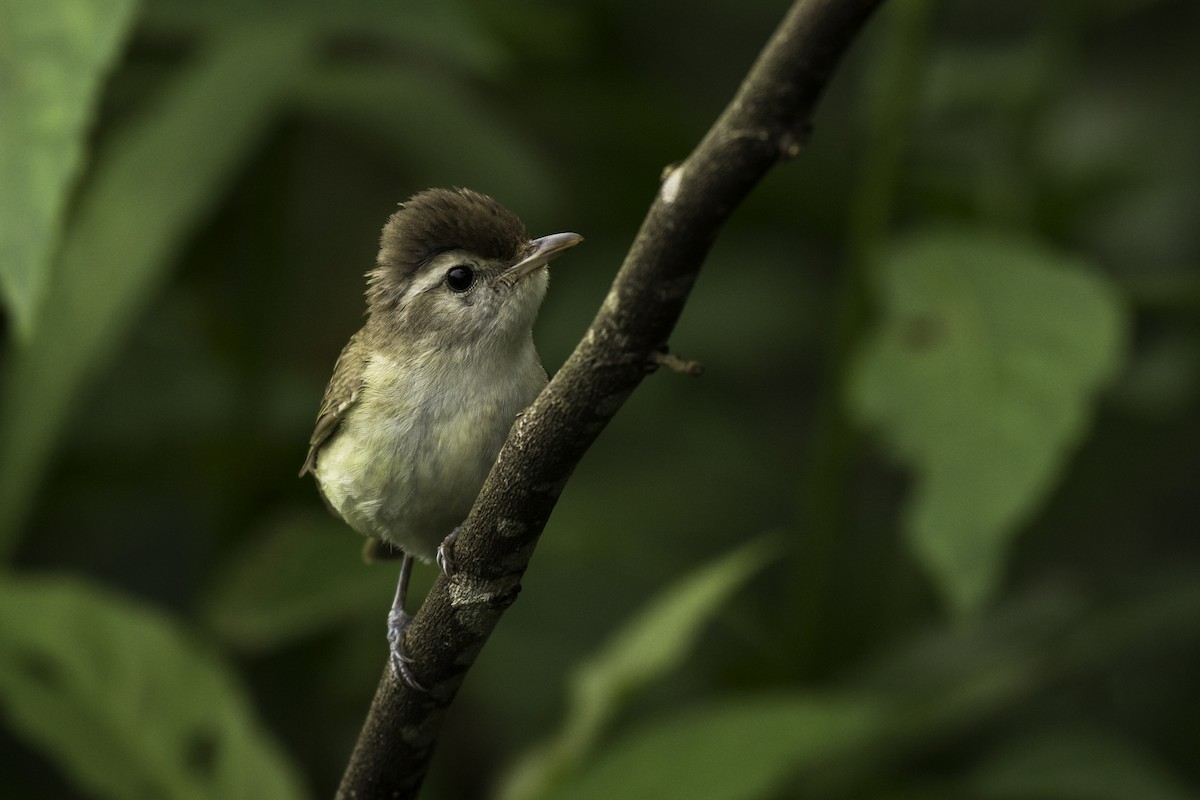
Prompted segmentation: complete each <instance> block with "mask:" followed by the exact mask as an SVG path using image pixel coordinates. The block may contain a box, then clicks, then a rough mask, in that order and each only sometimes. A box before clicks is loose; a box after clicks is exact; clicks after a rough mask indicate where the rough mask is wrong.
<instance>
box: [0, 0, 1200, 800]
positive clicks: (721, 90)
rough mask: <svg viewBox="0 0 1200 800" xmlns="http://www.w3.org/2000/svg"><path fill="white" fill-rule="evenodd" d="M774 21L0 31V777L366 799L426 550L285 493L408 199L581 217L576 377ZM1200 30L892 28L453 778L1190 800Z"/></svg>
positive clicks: (751, 214)
mask: <svg viewBox="0 0 1200 800" xmlns="http://www.w3.org/2000/svg"><path fill="white" fill-rule="evenodd" d="M784 8H785V6H784V5H783V4H780V3H777V2H769V3H768V2H756V3H731V2H718V3H709V4H704V5H703V6H702V7H700V6H696V5H695V4H680V3H661V4H653V5H650V6H647V5H645V4H636V5H635V4H632V3H620V2H609V3H591V4H575V5H573V6H570V7H565V6H554V7H552V6H549V5H542V4H536V3H531V2H528V0H506V2H502V3H483V2H479V1H478V0H460V2H452V3H444V2H432V0H430V1H429V2H419V3H405V4H394V3H389V2H384V1H383V0H357V2H352V3H339V4H328V3H318V2H316V0H302V1H300V2H287V3H283V2H278V1H277V0H276V1H274V2H262V3H255V4H243V3H234V2H231V0H220V1H219V2H206V3H191V2H185V0H144V2H143V3H142V4H140V5H136V6H135V5H133V4H125V3H119V2H115V0H107V1H106V0H72V1H71V2H67V0H56V1H55V2H46V3H35V2H32V0H4V1H3V2H0V44H2V45H3V47H2V48H0V50H2V54H0V105H2V108H0V286H2V288H3V301H4V312H3V313H4V315H5V316H4V319H5V323H6V326H5V341H4V350H3V355H2V356H0V358H2V359H3V361H2V363H0V369H2V373H0V374H2V377H0V380H2V383H0V474H2V476H3V480H2V481H0V554H2V555H3V557H4V559H5V568H4V571H3V572H2V573H0V719H3V725H2V726H0V773H2V774H3V775H4V776H5V780H4V785H3V787H0V796H4V797H8V796H12V797H21V798H33V799H34V800H36V799H37V798H50V797H53V798H70V797H111V798H126V797H135V796H136V797H146V796H155V797H222V798H227V797H240V796H247V797H250V796H253V797H281V798H282V797H287V798H291V797H301V796H313V797H325V796H330V795H331V794H332V792H333V788H334V787H335V786H336V783H337V780H338V778H339V777H340V772H341V768H342V767H343V766H344V761H345V759H346V757H347V755H348V753H349V751H350V747H351V744H352V742H353V739H354V737H355V735H356V733H357V730H358V725H359V724H360V723H361V720H362V716H363V714H364V712H365V709H366V707H367V705H368V703H369V700H370V697H371V694H372V692H373V690H374V686H375V682H376V680H377V678H378V675H379V670H380V669H381V668H382V667H383V664H384V647H385V643H384V637H383V635H382V634H383V627H384V616H385V608H386V606H387V603H388V601H389V599H390V594H391V591H392V586H393V580H394V575H393V574H392V570H391V569H389V568H387V567H380V566H375V567H366V566H363V565H361V564H360V563H359V556H358V553H359V546H360V542H359V541H358V539H357V538H356V537H355V536H354V535H352V534H350V533H349V532H348V530H347V529H346V527H345V526H344V525H342V524H341V523H340V522H338V521H337V520H336V519H334V518H332V517H331V516H329V515H328V514H326V513H325V511H324V509H323V508H322V507H321V504H320V500H319V499H318V498H317V495H316V492H315V490H314V488H313V486H312V484H311V481H308V480H305V481H297V480H295V479H294V478H293V476H294V474H295V472H296V470H297V469H298V468H299V462H300V461H301V460H302V459H303V455H304V443H305V442H306V441H307V437H308V435H309V433H310V432H311V425H312V422H313V418H314V415H315V410H316V405H317V402H318V401H319V398H320V394H321V390H322V388H323V386H324V382H325V380H326V379H327V378H328V375H329V371H330V370H331V368H332V364H333V360H334V358H335V357H336V355H337V353H338V351H339V349H340V347H341V345H342V343H343V342H344V341H345V339H346V338H347V337H348V336H349V334H350V333H351V332H353V330H355V328H356V326H357V324H358V322H359V320H360V315H361V313H362V299H361V298H362V289H363V280H362V275H363V273H364V272H365V271H366V270H367V269H368V268H369V266H370V265H371V263H372V260H373V257H374V249H375V243H376V239H377V236H378V232H379V228H380V226H381V224H382V222H383V221H384V219H385V218H386V217H387V215H388V214H389V213H390V212H391V211H392V209H394V207H395V204H396V203H397V202H399V201H401V200H403V199H404V198H405V197H407V196H408V195H410V194H412V193H413V192H415V191H418V190H420V189H422V188H425V187H427V186H432V185H465V186H470V187H472V188H476V189H479V190H481V191H485V192H488V193H490V194H493V195H494V196H496V197H497V198H498V199H500V200H501V201H503V202H505V203H506V204H507V205H509V206H510V207H511V208H513V209H514V210H515V211H517V212H518V213H519V214H520V215H521V216H522V218H523V219H524V220H525V222H526V224H527V225H528V226H529V228H530V230H531V232H534V233H536V234H541V233H546V232H551V231H555V230H578V231H580V232H582V233H584V234H585V235H586V236H587V244H586V246H584V247H581V248H579V250H578V251H575V252H572V253H571V255H570V257H569V258H566V259H564V260H563V261H561V262H558V263H556V265H555V268H554V281H553V284H554V285H553V287H552V289H551V292H550V295H549V297H548V299H547V302H546V305H545V308H544V309H543V311H542V315H541V319H540V320H539V323H538V327H537V329H536V331H535V335H536V338H537V340H538V343H539V347H540V349H541V352H542V354H543V357H544V360H545V361H546V364H547V367H548V368H549V369H550V370H551V371H553V370H554V369H555V368H556V367H557V366H558V365H559V364H561V363H562V361H563V360H564V359H565V357H566V355H567V354H568V353H569V352H570V348H571V347H572V346H573V344H574V342H575V341H577V340H578V338H579V336H580V335H581V334H582V332H583V331H584V329H585V328H586V325H587V323H588V321H589V320H590V319H591V316H592V314H593V313H594V310H595V309H596V308H597V306H598V305H599V303H600V301H601V299H602V298H603V296H604V292H605V290H606V287H607V285H608V283H609V282H610V281H611V279H612V276H613V274H614V273H615V271H616V269H617V267H618V265H619V263H620V260H621V257H622V255H623V253H624V250H625V248H626V247H627V246H628V244H629V242H630V240H631V238H632V236H633V234H634V232H635V231H636V228H637V225H638V223H639V221H640V219H641V215H642V213H643V212H644V210H645V207H646V205H647V203H648V202H649V201H650V199H651V198H652V197H653V195H654V192H655V191H656V189H657V180H658V176H659V174H660V172H661V169H662V167H663V165H665V164H667V163H671V162H674V161H677V160H679V159H680V158H682V157H683V156H684V155H686V153H687V152H688V150H689V148H690V147H691V146H692V145H693V144H694V143H695V142H696V141H697V140H698V139H699V137H700V136H701V135H702V134H703V132H704V131H705V130H706V128H707V126H708V125H709V124H710V122H711V121H712V120H713V119H714V118H715V117H716V115H717V113H718V112H719V111H720V109H721V107H722V105H723V104H724V103H725V102H726V101H727V100H728V98H729V97H730V95H731V93H732V92H733V90H734V89H735V88H736V86H737V82H738V81H739V80H740V78H741V76H742V75H743V74H744V73H745V71H746V69H747V67H748V66H749V64H750V63H751V61H752V59H753V57H754V55H755V54H756V53H757V51H758V49H759V47H761V45H762V43H763V42H764V41H765V39H766V37H767V36H768V35H769V33H770V31H771V30H772V28H773V26H774V25H775V24H776V22H777V21H778V19H779V18H780V16H781V15H782V13H783V11H784ZM685 22H686V24H684V23H685ZM1198 35H1200V6H1197V5H1196V4H1194V3H1190V2H1187V1H1186V0H1104V1H1103V2H1065V3H1053V4H1042V3H1033V2H1028V1H1027V0H1026V1H1023V2H1017V3H1006V4H978V3H969V2H966V0H942V2H935V1H934V0H892V2H891V3H888V4H886V7H885V8H884V9H883V10H881V12H880V13H879V14H878V15H877V17H876V19H874V20H873V21H872V23H871V24H870V26H869V27H868V29H867V31H866V32H865V33H864V35H863V36H862V37H861V38H860V40H859V41H858V42H857V43H856V44H855V47H854V48H853V50H852V52H851V54H850V56H849V58H848V59H847V61H846V63H845V64H844V65H843V68H842V69H841V70H840V71H839V73H838V75H837V76H836V77H835V80H834V81H833V83H832V85H831V86H830V88H829V91H828V92H827V96H826V98H825V100H824V101H823V104H822V106H821V108H820V109H819V112H818V115H817V118H816V120H815V124H816V131H815V134H814V137H813V140H812V145H811V146H810V147H809V149H808V150H807V152H805V153H804V154H803V155H802V156H801V158H799V159H797V160H796V161H795V162H793V163H790V164H788V165H781V167H780V168H779V169H777V170H775V171H774V172H773V173H772V174H771V175H770V176H769V177H768V178H767V179H766V180H765V181H764V182H763V184H762V185H761V186H760V187H758V189H757V190H756V191H755V192H754V194H753V195H752V196H751V198H750V199H749V200H748V201H747V203H746V204H745V205H744V207H743V208H741V209H739V210H738V212H737V214H735V215H734V218H733V219H732V220H731V221H730V223H729V224H728V225H727V227H726V229H725V230H724V231H722V233H721V236H720V238H719V239H718V241H717V244H716V245H715V247H714V249H713V252H712V255H711V257H710V259H709V263H708V264H707V265H706V268H705V271H704V277H703V279H702V280H701V281H700V283H699V284H698V286H697V288H696V291H695V294H694V296H693V298H692V301H691V302H690V304H689V306H688V309H687V312H686V313H685V316H684V319H683V321H682V322H681V324H680V327H679V329H678V331H677V334H676V336H675V337H674V339H673V340H672V342H671V344H672V347H673V349H675V350H676V351H677V352H679V353H681V354H682V355H684V356H686V357H688V358H694V359H698V360H700V361H702V362H703V363H704V364H705V366H706V371H705V373H704V376H703V377H702V378H700V379H698V380H690V379H685V378H682V377H679V376H675V375H670V374H660V375H656V376H653V377H651V378H649V379H648V380H647V382H646V383H645V384H644V385H643V387H642V388H641V389H639V391H638V392H636V393H635V394H634V396H633V397H632V399H631V400H630V401H629V403H628V404H627V405H626V407H625V408H624V409H622V411H621V413H620V414H619V415H618V417H617V418H616V420H614V422H613V423H612V425H611V426H610V427H609V429H608V430H607V431H606V432H605V434H604V435H603V436H602V437H601V439H600V441H598V442H597V444H596V445H595V447H593V448H592V450H591V451H590V452H589V454H588V456H587V458H586V459H585V461H584V463H583V464H581V465H580V467H579V469H578V470H577V471H576V474H575V475H574V476H573V478H572V480H571V483H570V485H569V486H568V488H567V491H566V493H565V494H564V496H563V498H562V501H561V502H560V504H559V507H558V508H557V509H556V511H555V514H554V517H553V519H552V520H551V522H550V525H549V527H548V528H547V531H546V534H545V536H544V537H543V540H542V543H541V545H540V546H539V549H538V552H537V555H536V558H535V559H534V560H533V563H532V565H531V568H530V570H529V572H528V574H527V575H526V576H525V581H524V591H523V592H522V595H521V601H520V602H519V603H517V604H516V605H515V606H514V607H513V608H512V610H511V611H510V612H509V613H508V614H507V615H506V617H505V621H504V624H503V625H501V626H500V627H499V629H498V630H497V631H496V634H495V635H494V636H493V637H492V640H491V641H490V642H489V644H488V646H487V648H486V649H485V651H484V653H483V654H482V656H481V658H480V660H479V662H478V663H477V664H476V665H475V668H474V669H473V670H472V673H471V676H470V678H469V680H468V681H467V684H466V685H465V686H464V688H463V691H462V693H461V694H460V696H459V698H458V700H457V702H456V704H455V707H454V709H453V710H452V713H451V715H450V718H449V719H448V721H447V726H446V729H445V731H444V735H443V739H442V741H441V743H440V745H439V756H438V758H437V759H436V760H435V763H434V766H433V771H432V773H431V775H430V779H429V782H428V786H427V788H426V792H425V794H426V796H428V797H430V798H439V797H442V798H459V797H495V796H500V794H501V793H503V796H504V797H506V798H509V799H510V800H520V798H532V797H547V798H548V797H563V798H566V797H572V798H577V797H601V796H603V797H614V796H615V797H671V796H688V797H695V798H706V797H707V798H776V797H807V798H830V800H833V799H834V798H839V799H840V798H863V799H864V800H866V799H867V798H880V799H883V798H897V799H899V798H942V797H945V798H981V799H983V800H1017V799H1019V798H1031V799H1033V798H1037V799H1038V800H1048V799H1054V798H1062V800H1077V799H1078V800H1085V799H1087V800H1092V799H1095V800H1104V799H1105V798H1132V797H1137V798H1171V799H1172V800H1175V799H1176V798H1187V797H1197V796H1200V761H1198V760H1197V759H1196V757H1195V754H1196V753H1197V752H1200V734H1198V733H1197V728H1196V726H1195V716H1196V713H1197V712H1200V688H1198V687H1197V685H1196V682H1195V679H1194V675H1195V670H1196V665H1197V664H1200V542H1198V540H1197V533H1198V532H1200V494H1197V492H1196V490H1195V485H1196V477H1197V476H1198V475H1200V449H1198V448H1197V447H1196V446H1195V444H1196V442H1197V441H1198V440H1200V402H1198V398H1197V391H1198V389H1200V227H1198V226H1196V224H1195V216H1196V209H1197V208H1200V150H1198V149H1197V148H1196V147H1195V142H1196V141H1197V140H1200V104H1197V103H1196V102H1195V88H1194V76H1195V75H1196V74H1198V73H1200V69H1198V68H1200V64H1198V63H1197V62H1198V61H1200V54H1198V53H1197V51H1196V48H1195V44H1194V43H1195V41H1196V39H1197V36H1198ZM764 530H771V531H780V532H781V534H779V535H777V536H775V537H773V538H772V539H770V540H759V539H757V536H758V534H759V533H760V532H761V531H764ZM747 542H749V543H748V544H747ZM766 542H769V543H770V544H768V543H766ZM772 547H777V548H778V549H777V550H774V551H772V550H771V548H772ZM431 572H432V571H431V570H418V574H417V575H416V576H415V581H414V583H415V585H414V595H418V594H419V593H420V592H421V591H423V590H424V588H425V587H426V586H427V585H428V583H429V581H430V580H431V579H432V575H431ZM604 642H608V644H607V645H605V644H602V643H604Z"/></svg>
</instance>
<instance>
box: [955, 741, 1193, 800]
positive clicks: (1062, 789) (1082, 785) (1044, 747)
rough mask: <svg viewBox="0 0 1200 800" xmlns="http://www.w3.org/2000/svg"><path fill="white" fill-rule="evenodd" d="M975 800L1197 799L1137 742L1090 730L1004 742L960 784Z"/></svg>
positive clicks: (966, 793)
mask: <svg viewBox="0 0 1200 800" xmlns="http://www.w3.org/2000/svg"><path fill="white" fill-rule="evenodd" d="M964 784H965V785H964V786H963V789H964V791H963V792H962V793H963V795H965V796H970V797H974V798H979V800H992V799H993V798H994V799H995V800H1026V799H1027V800H1042V798H1047V797H1053V798H1055V800H1128V798H1132V797H1136V798H1138V800H1196V798H1197V797H1198V795H1197V794H1196V793H1195V792H1192V791H1189V790H1188V789H1187V787H1186V786H1185V785H1184V784H1183V782H1182V781H1180V780H1179V779H1178V778H1176V777H1175V776H1174V775H1172V774H1171V773H1170V771H1169V770H1168V769H1167V768H1166V767H1165V766H1164V765H1163V764H1161V763H1159V761H1158V760H1157V759H1155V758H1154V757H1153V756H1152V755H1150V754H1149V753H1147V752H1145V751H1144V750H1143V748H1141V747H1139V746H1138V745H1137V744H1136V743H1134V742H1131V741H1127V740H1126V739H1124V738H1122V737H1119V736H1115V735H1112V734H1107V733H1102V732H1098V731H1094V730H1077V729H1061V730H1049V731H1041V732H1039V733H1037V734H1036V735H1033V736H1029V737H1027V738H1024V739H1022V740H1019V741H1017V742H1013V743H1010V744H1008V745H1007V746H1005V747H1004V748H1003V750H1002V751H1001V752H1000V753H998V754H996V755H995V756H993V757H992V758H991V759H990V760H989V761H988V762H987V763H985V764H984V765H983V766H982V767H980V768H979V769H978V770H977V771H976V772H975V774H973V775H972V776H971V777H970V778H969V779H967V780H966V781H965V782H964Z"/></svg>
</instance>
